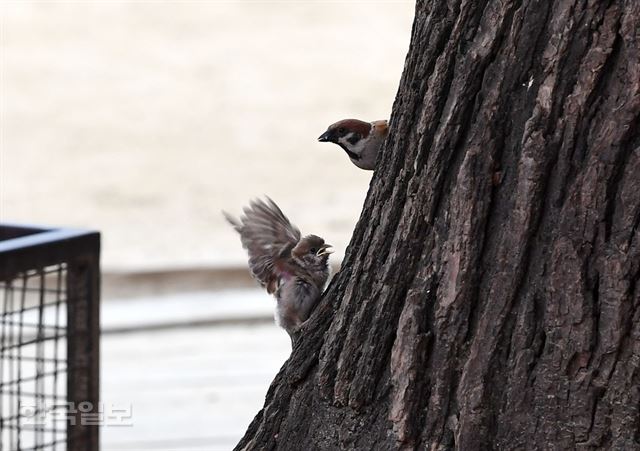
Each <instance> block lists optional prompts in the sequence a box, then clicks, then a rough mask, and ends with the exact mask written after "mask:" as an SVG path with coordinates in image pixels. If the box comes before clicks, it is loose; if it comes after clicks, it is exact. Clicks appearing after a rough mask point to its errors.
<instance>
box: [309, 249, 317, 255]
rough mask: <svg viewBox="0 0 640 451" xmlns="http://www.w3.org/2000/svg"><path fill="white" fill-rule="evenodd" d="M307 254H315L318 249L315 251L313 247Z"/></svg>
mask: <svg viewBox="0 0 640 451" xmlns="http://www.w3.org/2000/svg"><path fill="white" fill-rule="evenodd" d="M309 252H311V253H312V254H315V253H316V252H318V249H316V248H315V247H312V248H311V249H309Z"/></svg>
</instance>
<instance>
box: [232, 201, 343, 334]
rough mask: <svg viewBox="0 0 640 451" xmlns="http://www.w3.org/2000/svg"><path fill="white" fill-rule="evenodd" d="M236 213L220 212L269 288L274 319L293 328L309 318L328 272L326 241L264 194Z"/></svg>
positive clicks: (257, 276)
mask: <svg viewBox="0 0 640 451" xmlns="http://www.w3.org/2000/svg"><path fill="white" fill-rule="evenodd" d="M243 211H244V215H243V216H241V217H240V219H236V218H234V217H232V216H231V215H229V214H228V213H225V212H223V214H224V216H225V218H226V219H227V221H229V223H230V224H231V225H232V226H233V228H234V229H235V230H236V231H237V232H238V233H239V234H240V240H241V241H242V246H243V247H244V248H245V249H246V250H247V252H248V253H249V270H250V271H251V275H252V276H253V277H254V278H255V279H257V280H258V282H260V285H262V287H263V288H266V290H267V292H268V293H269V294H274V296H275V298H276V302H277V306H276V312H275V319H276V323H277V324H278V325H279V326H280V327H282V328H283V329H284V330H286V331H287V332H288V333H289V336H291V337H292V339H293V333H294V332H295V331H297V329H298V328H299V327H300V325H301V324H302V323H303V322H305V321H306V320H307V318H309V315H310V314H311V312H312V311H313V308H314V307H315V305H316V303H317V302H318V300H319V299H320V295H321V294H322V290H323V288H324V286H325V284H326V283H327V278H328V277H329V265H328V259H329V254H331V253H332V252H333V250H332V249H331V247H332V246H331V245H330V244H327V243H325V242H324V240H323V239H322V238H320V237H319V236H316V235H307V236H305V237H304V238H302V237H301V235H300V230H298V228H297V227H296V226H294V225H293V224H291V222H289V220H288V219H287V217H286V216H285V215H284V214H283V213H282V210H280V208H279V207H278V206H277V205H276V204H275V202H274V201H272V200H271V199H270V198H268V197H267V201H266V202H265V201H262V200H253V201H251V202H250V203H249V206H248V207H245V208H244V210H243Z"/></svg>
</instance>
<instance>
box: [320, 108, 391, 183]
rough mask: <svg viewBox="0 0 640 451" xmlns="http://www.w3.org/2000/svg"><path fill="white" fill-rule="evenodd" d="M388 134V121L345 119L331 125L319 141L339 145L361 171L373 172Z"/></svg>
mask: <svg viewBox="0 0 640 451" xmlns="http://www.w3.org/2000/svg"><path fill="white" fill-rule="evenodd" d="M388 133H389V127H388V125H387V121H373V122H364V121H360V120H358V119H343V120H341V121H338V122H336V123H335V124H332V125H330V126H329V128H328V129H327V131H326V132H324V133H323V134H322V135H320V137H319V138H318V141H320V142H332V143H335V144H337V145H339V146H340V147H342V150H344V151H345V152H346V153H347V155H348V156H349V159H350V160H351V162H352V163H353V164H355V165H356V166H358V167H359V168H360V169H366V170H369V171H373V169H374V168H375V165H376V157H377V156H378V151H379V150H380V147H382V143H383V142H384V139H385V138H386V137H387V134H388Z"/></svg>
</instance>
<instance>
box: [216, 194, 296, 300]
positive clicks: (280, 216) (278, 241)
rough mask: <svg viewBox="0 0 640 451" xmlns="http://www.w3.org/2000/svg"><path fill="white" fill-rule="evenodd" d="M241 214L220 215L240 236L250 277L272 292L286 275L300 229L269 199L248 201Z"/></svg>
mask: <svg viewBox="0 0 640 451" xmlns="http://www.w3.org/2000/svg"><path fill="white" fill-rule="evenodd" d="M243 212H244V214H243V216H241V217H240V218H239V219H236V218H234V217H233V216H231V215H229V214H228V213H225V212H223V214H224V216H225V218H226V219H227V221H229V223H230V224H231V225H232V226H233V228H234V229H235V230H236V231H237V232H238V233H239V234H240V240H241V242H242V246H243V247H244V248H245V249H246V250H247V252H248V254H249V269H250V270H251V274H252V275H253V277H255V278H256V279H257V280H258V281H259V282H260V284H261V285H262V286H263V287H265V288H266V289H267V291H268V292H269V293H273V292H274V291H275V290H276V289H277V286H278V280H279V279H280V278H281V277H282V276H283V275H284V273H285V272H286V263H285V261H286V259H287V258H288V257H289V256H290V255H291V249H293V248H294V247H295V245H296V244H297V243H298V241H300V238H301V234H300V230H298V228H297V227H296V226H294V225H293V224H291V222H290V221H289V219H288V218H287V217H286V216H285V215H284V213H282V210H280V207H278V205H276V203H275V202H274V201H273V200H271V199H270V198H269V197H267V200H266V201H263V200H261V199H256V200H253V201H251V202H250V203H249V206H248V207H245V208H244V209H243Z"/></svg>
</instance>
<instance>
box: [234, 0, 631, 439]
mask: <svg viewBox="0 0 640 451" xmlns="http://www.w3.org/2000/svg"><path fill="white" fill-rule="evenodd" d="M639 112H640V2H639V1H638V0H627V1H624V0H611V1H596V0H589V1H584V0H583V1H578V0H573V1H571V0H566V1H563V0H554V1H551V0H550V1H546V0H522V1H516V0H514V1H508V0H504V1H487V0H480V1H460V0H457V1H444V0H434V1H426V0H419V1H418V4H417V7H416V16H415V22H414V26H413V32H412V37H411V45H410V48H409V53H408V56H407V60H406V64H405V68H404V73H403V76H402V80H401V82H400V87H399V90H398V95H397V98H396V101H395V104H394V108H393V114H392V117H391V132H390V135H389V138H388V139H387V142H386V143H385V146H384V149H383V155H382V156H381V158H380V159H379V160H378V167H377V170H376V172H375V174H374V176H373V180H372V183H371V187H370V190H369V194H368V197H367V200H366V202H365V205H364V210H363V212H362V216H361V219H360V221H359V223H358V225H357V227H356V229H355V231H354V234H353V239H352V241H351V244H350V246H349V249H348V251H347V255H346V258H345V261H344V264H343V267H342V270H341V271H340V272H339V273H338V274H337V275H336V277H335V278H334V279H333V282H332V283H331V285H330V287H329V289H328V290H327V293H326V294H325V297H324V299H323V301H322V303H321V304H320V305H319V307H318V308H317V310H316V311H315V312H314V314H313V316H312V318H311V319H310V320H309V321H308V322H307V324H306V325H305V328H304V331H303V333H302V337H301V338H300V340H299V341H298V342H297V343H296V345H295V347H294V349H293V352H292V355H291V357H290V358H289V360H288V361H287V362H286V363H285V364H284V366H283V367H282V369H281V371H280V372H279V374H278V375H277V377H276V379H275V380H274V382H273V384H272V385H271V388H270V389H269V392H268V394H267V398H266V402H265V406H264V408H263V409H262V411H260V412H259V413H258V415H257V416H256V418H255V419H254V421H253V422H252V423H251V425H250V427H249V429H248V431H247V433H246V435H245V437H244V438H243V439H242V440H241V442H240V443H239V444H238V446H237V448H236V449H238V450H244V449H247V450H249V449H251V450H264V449H284V450H314V449H323V450H334V449H363V450H369V449H380V450H391V449H429V450H436V449H438V450H439V449H461V450H465V451H467V450H476V449H478V450H486V449H575V448H580V449H602V448H608V449H640V412H639V409H640V309H639V308H638V307H639V305H640V287H639V286H638V285H637V283H636V282H637V281H638V278H639V271H640V229H639V227H638V226H639V224H640V137H639V136H640V119H639V118H640V113H639ZM327 238H329V239H330V237H327Z"/></svg>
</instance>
